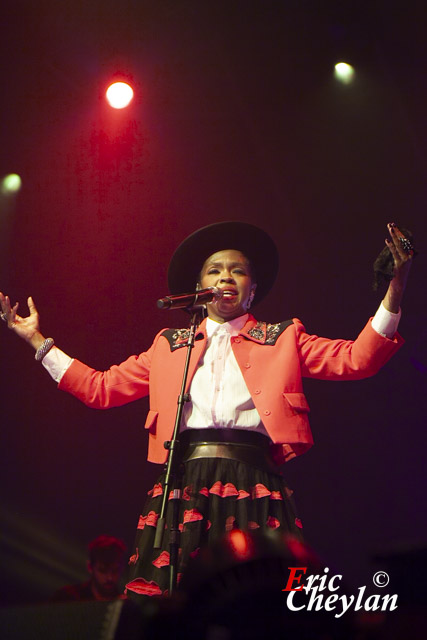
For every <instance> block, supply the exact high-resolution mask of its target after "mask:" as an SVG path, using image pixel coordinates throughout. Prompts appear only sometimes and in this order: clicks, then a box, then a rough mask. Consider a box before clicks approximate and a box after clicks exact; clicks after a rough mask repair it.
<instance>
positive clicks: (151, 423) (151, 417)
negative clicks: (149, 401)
mask: <svg viewBox="0 0 427 640" xmlns="http://www.w3.org/2000/svg"><path fill="white" fill-rule="evenodd" d="M158 415H159V412H158V411H152V410H151V409H150V411H149V412H148V414H147V419H146V421H145V425H144V428H145V429H150V431H151V433H154V432H155V431H156V425H157V416H158Z"/></svg>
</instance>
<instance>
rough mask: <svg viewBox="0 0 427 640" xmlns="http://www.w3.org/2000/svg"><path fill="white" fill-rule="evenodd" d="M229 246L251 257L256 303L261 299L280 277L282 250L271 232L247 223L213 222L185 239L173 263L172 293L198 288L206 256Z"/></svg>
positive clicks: (171, 266) (171, 276) (169, 276)
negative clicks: (270, 234)
mask: <svg viewBox="0 0 427 640" xmlns="http://www.w3.org/2000/svg"><path fill="white" fill-rule="evenodd" d="M225 249H236V250H237V251H241V252H242V253H243V254H244V255H245V256H246V258H248V260H249V262H250V263H251V265H252V267H253V270H254V272H255V280H256V283H257V289H256V295H255V300H254V303H258V302H261V300H262V299H263V298H265V296H266V295H267V293H268V292H269V291H270V289H271V288H272V286H273V284H274V282H275V280H276V276H277V272H278V269H279V253H278V251H277V247H276V245H275V243H274V241H273V240H272V238H271V237H270V236H269V235H268V233H266V232H265V231H263V229H260V228H259V227H256V226H255V225H252V224H248V223H247V222H235V221H230V222H217V223H215V224H210V225H208V226H207V227H202V228H201V229H198V230H197V231H195V232H194V233H192V234H191V235H189V236H188V237H187V238H186V239H185V240H184V241H183V242H181V244H180V245H179V247H178V248H177V249H176V251H175V253H174V254H173V256H172V259H171V261H170V263H169V269H168V285H169V290H170V292H171V293H172V294H176V293H187V292H191V291H194V290H195V288H196V284H197V282H198V280H199V274H200V271H201V269H202V267H203V264H204V263H205V261H206V259H207V258H209V256H211V255H212V254H213V253H216V252H217V251H224V250H225Z"/></svg>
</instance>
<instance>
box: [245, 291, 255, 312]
mask: <svg viewBox="0 0 427 640" xmlns="http://www.w3.org/2000/svg"><path fill="white" fill-rule="evenodd" d="M254 297H255V293H254V292H253V291H251V295H250V296H249V300H248V302H247V305H246V309H250V308H251V304H252V300H253V299H254Z"/></svg>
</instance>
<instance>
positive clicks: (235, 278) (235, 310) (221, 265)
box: [200, 249, 256, 323]
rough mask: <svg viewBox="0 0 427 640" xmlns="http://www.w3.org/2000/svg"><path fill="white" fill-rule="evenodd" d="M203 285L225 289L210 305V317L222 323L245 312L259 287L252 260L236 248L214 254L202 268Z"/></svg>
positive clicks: (201, 279) (201, 280) (208, 308)
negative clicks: (253, 271) (256, 282)
mask: <svg viewBox="0 0 427 640" xmlns="http://www.w3.org/2000/svg"><path fill="white" fill-rule="evenodd" d="M200 284H201V287H202V289H205V288H206V287H218V289H221V290H222V291H223V295H222V297H221V298H219V299H218V300H214V301H213V302H211V303H209V304H208V305H206V306H207V310H208V316H209V318H212V320H216V322H221V323H223V322H228V321H229V320H232V319H233V318H238V317H239V316H241V315H243V314H245V313H246V312H247V309H248V302H249V300H252V298H253V296H254V294H255V289H256V284H255V282H253V281H252V275H251V267H250V263H249V260H248V259H247V258H246V257H245V256H244V255H243V253H241V252H240V251H236V250H235V249H224V250H223V251H217V252H216V253H214V254H212V255H211V256H210V257H209V258H208V259H207V260H206V262H205V264H204V265H203V267H202V271H201V274H200Z"/></svg>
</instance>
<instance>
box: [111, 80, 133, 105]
mask: <svg viewBox="0 0 427 640" xmlns="http://www.w3.org/2000/svg"><path fill="white" fill-rule="evenodd" d="M105 96H106V98H107V101H108V104H109V105H110V106H111V107H113V109H124V108H125V107H127V106H128V105H129V103H130V101H131V100H132V98H133V89H132V87H131V86H130V85H128V84H127V83H126V82H114V83H113V84H110V86H109V87H108V89H107V91H106V94H105Z"/></svg>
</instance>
